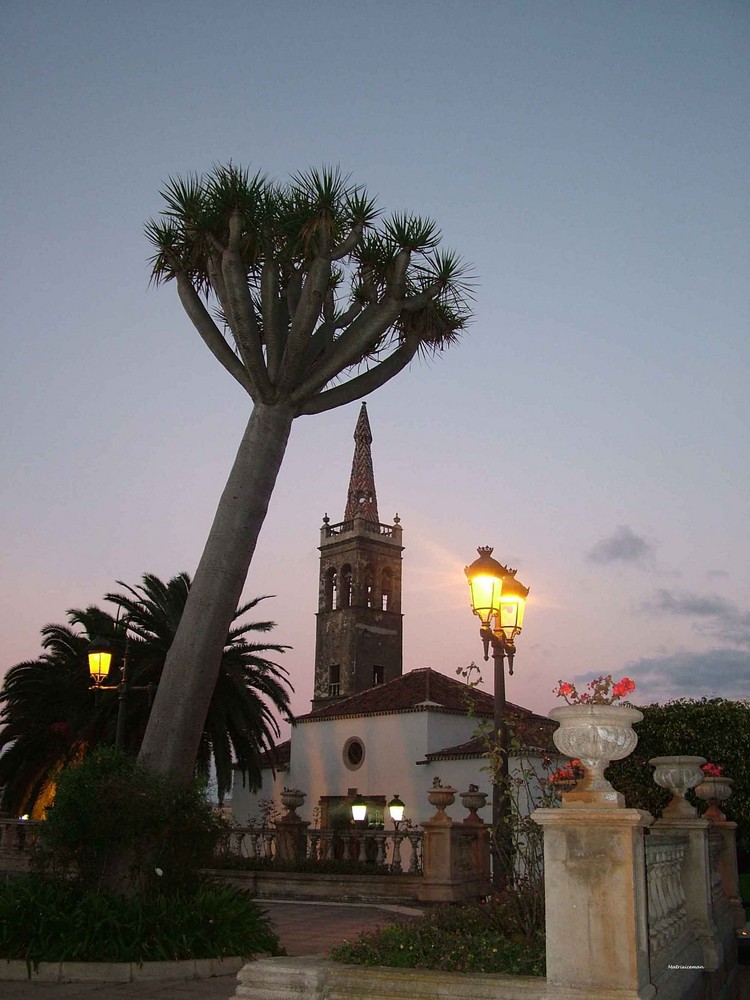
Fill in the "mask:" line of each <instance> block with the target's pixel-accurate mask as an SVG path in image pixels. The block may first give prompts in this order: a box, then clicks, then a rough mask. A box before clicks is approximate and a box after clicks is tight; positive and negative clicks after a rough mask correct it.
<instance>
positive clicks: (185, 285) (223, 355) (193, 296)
mask: <svg viewBox="0 0 750 1000" xmlns="http://www.w3.org/2000/svg"><path fill="white" fill-rule="evenodd" d="M177 291H178V294H179V296H180V302H181V303H182V307H183V309H184V310H185V312H186V313H187V315H188V316H189V318H190V320H191V322H192V324H193V326H194V327H195V329H196V330H197V331H198V333H199V334H200V335H201V337H202V339H203V341H204V343H205V344H206V346H207V347H208V349H209V350H210V351H211V353H212V354H213V356H214V357H215V358H216V360H217V361H219V362H220V363H221V364H222V365H223V366H224V367H225V368H226V370H227V371H228V372H229V374H230V375H232V376H233V377H234V378H236V379H237V381H238V382H239V383H240V385H241V386H242V388H243V389H244V390H245V392H247V393H248V395H249V396H250V397H251V398H252V400H253V402H255V386H254V384H253V380H252V379H251V378H250V376H249V375H248V373H247V369H246V368H245V366H244V365H243V364H242V362H241V361H240V359H239V358H238V357H237V355H236V354H235V353H234V351H233V350H232V348H231V347H230V346H229V344H228V343H227V342H226V340H225V339H224V337H223V336H222V335H221V331H220V330H219V328H218V327H217V325H216V324H215V323H214V321H213V320H212V319H211V316H210V315H209V312H208V310H207V309H206V307H205V306H204V304H203V302H202V300H201V298H200V296H199V295H198V293H197V292H196V290H195V289H194V288H193V286H192V284H191V282H190V279H189V278H188V277H187V275H186V274H184V273H182V272H180V273H178V275H177Z"/></svg>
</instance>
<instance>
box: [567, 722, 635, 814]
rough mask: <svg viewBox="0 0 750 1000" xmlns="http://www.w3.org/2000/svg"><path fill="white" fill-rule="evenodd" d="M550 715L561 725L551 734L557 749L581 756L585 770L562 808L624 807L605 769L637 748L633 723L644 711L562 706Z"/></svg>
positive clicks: (620, 796)
mask: <svg viewBox="0 0 750 1000" xmlns="http://www.w3.org/2000/svg"><path fill="white" fill-rule="evenodd" d="M549 715H550V718H551V719H554V721H555V722H557V723H558V724H559V727H560V728H559V729H556V730H555V732H554V733H553V734H552V738H553V740H554V741H555V746H556V747H557V749H558V750H560V751H561V753H564V754H565V755H566V756H567V757H578V758H579V760H580V761H581V764H582V765H583V767H584V768H585V770H586V775H585V777H583V778H582V779H581V780H580V781H579V782H578V784H577V785H576V787H575V789H574V790H573V791H571V792H566V793H565V795H564V796H563V807H565V806H575V807H579V808H580V807H582V806H592V807H601V806H606V807H610V808H621V807H622V806H624V805H625V799H624V797H623V796H622V795H621V794H620V793H619V792H617V791H615V789H614V788H613V787H612V785H611V784H610V783H609V782H608V781H607V779H606V778H605V777H604V770H605V768H607V767H609V765H610V764H611V762H612V761H613V760H622V758H623V757H627V756H628V755H629V754H631V753H632V752H633V750H635V747H636V744H637V743H638V736H637V735H636V733H635V732H634V730H633V724H634V723H636V722H640V721H641V719H642V718H643V714H642V713H641V712H639V711H638V709H637V708H630V707H629V706H628V705H561V706H560V707H558V708H553V709H552V711H551V712H550V713H549Z"/></svg>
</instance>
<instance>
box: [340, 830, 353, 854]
mask: <svg viewBox="0 0 750 1000" xmlns="http://www.w3.org/2000/svg"><path fill="white" fill-rule="evenodd" d="M341 840H342V843H343V845H344V861H351V860H352V835H351V833H349V831H348V830H346V831H343V832H342V834H341Z"/></svg>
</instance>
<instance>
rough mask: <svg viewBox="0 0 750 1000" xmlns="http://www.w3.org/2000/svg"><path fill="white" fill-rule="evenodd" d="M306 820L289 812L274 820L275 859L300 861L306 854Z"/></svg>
mask: <svg viewBox="0 0 750 1000" xmlns="http://www.w3.org/2000/svg"><path fill="white" fill-rule="evenodd" d="M309 825H310V824H309V823H308V822H307V820H304V819H300V817H299V816H297V814H296V813H294V812H289V813H287V814H286V816H284V817H282V819H278V820H276V857H277V858H278V860H279V861H302V860H304V858H305V856H306V854H307V828H308V826H309Z"/></svg>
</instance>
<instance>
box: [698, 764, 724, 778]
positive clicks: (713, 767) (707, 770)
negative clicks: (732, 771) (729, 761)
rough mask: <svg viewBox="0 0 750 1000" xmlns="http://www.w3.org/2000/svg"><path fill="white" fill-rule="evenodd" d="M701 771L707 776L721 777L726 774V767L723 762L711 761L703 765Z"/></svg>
mask: <svg viewBox="0 0 750 1000" xmlns="http://www.w3.org/2000/svg"><path fill="white" fill-rule="evenodd" d="M701 771H703V773H704V774H705V776H706V777H707V778H721V777H722V775H723V774H724V768H723V767H722V765H721V764H712V763H711V761H709V762H708V763H707V764H702V765H701Z"/></svg>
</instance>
